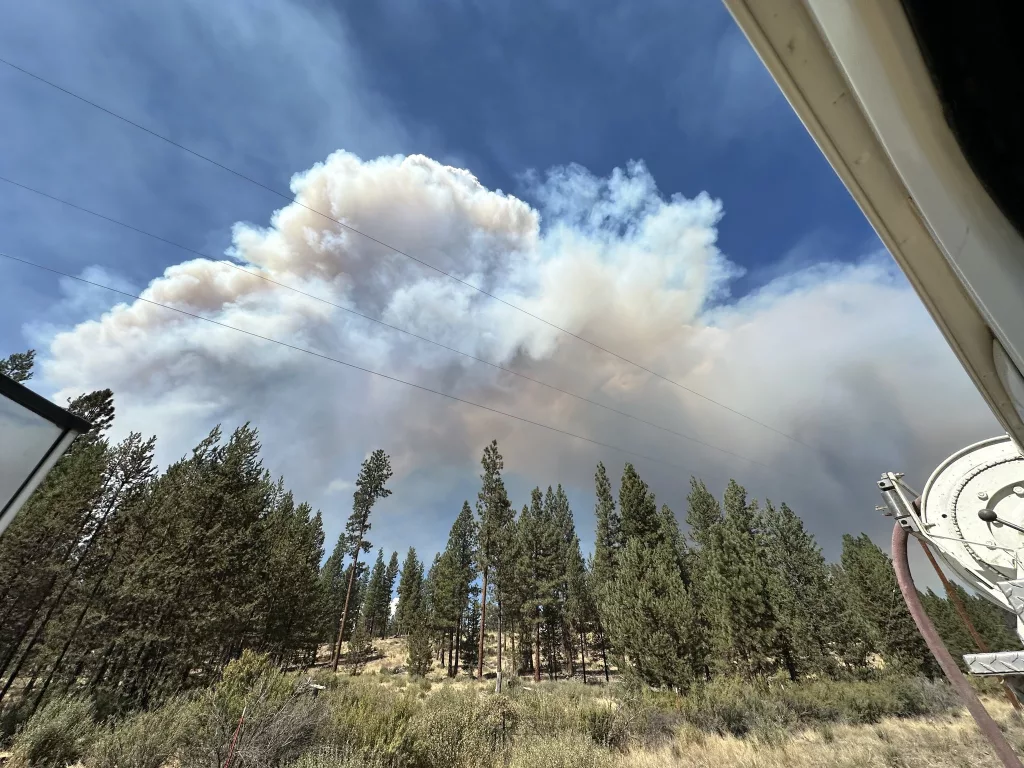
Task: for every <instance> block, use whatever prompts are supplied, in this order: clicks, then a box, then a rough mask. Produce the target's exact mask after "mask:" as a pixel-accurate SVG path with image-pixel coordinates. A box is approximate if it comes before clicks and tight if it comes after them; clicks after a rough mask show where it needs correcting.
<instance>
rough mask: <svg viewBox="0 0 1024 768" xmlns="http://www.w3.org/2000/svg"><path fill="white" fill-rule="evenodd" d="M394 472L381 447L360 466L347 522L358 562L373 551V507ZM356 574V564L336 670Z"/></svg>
mask: <svg viewBox="0 0 1024 768" xmlns="http://www.w3.org/2000/svg"><path fill="white" fill-rule="evenodd" d="M392 474H393V473H392V470H391V459H390V458H388V455H387V454H386V453H384V451H382V450H381V449H379V448H378V449H377V450H375V451H374V452H373V453H371V454H370V456H369V458H367V459H366V460H365V461H364V462H363V465H362V466H361V467H360V468H359V476H358V477H357V478H356V490H355V493H354V494H352V497H353V500H352V514H351V515H350V516H349V518H348V522H347V523H346V524H345V536H346V541H347V543H348V545H349V551H348V554H349V557H351V558H352V562H353V563H355V564H356V565H358V563H359V553H360V552H369V551H370V542H368V541H366V533H367V531H369V530H370V511H371V510H372V509H373V505H374V504H376V503H377V501H378V500H380V499H386V498H387V497H388V496H390V495H391V490H390V489H389V488H387V487H386V486H387V482H388V480H390V479H391V475H392ZM355 574H356V568H353V569H351V575H350V576H349V582H348V590H347V592H346V595H345V606H344V608H342V611H341V625H340V626H339V627H338V641H337V643H335V646H334V663H333V666H334V669H335V671H337V669H338V656H339V654H340V653H341V641H342V635H343V634H344V633H345V624H346V621H347V618H348V610H349V602H350V600H351V595H352V584H353V579H354V578H355Z"/></svg>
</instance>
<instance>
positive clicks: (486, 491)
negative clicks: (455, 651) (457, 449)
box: [476, 440, 515, 687]
mask: <svg viewBox="0 0 1024 768" xmlns="http://www.w3.org/2000/svg"><path fill="white" fill-rule="evenodd" d="M480 463H481V466H482V467H483V474H481V476H480V480H481V488H480V492H479V494H478V495H477V502H476V509H477V515H478V516H479V520H480V522H479V527H478V533H477V558H478V560H479V563H480V571H481V579H482V582H483V584H482V588H481V594H480V605H481V608H480V647H479V659H478V660H477V667H478V670H477V674H478V676H479V677H481V678H482V677H483V674H484V639H485V633H486V625H487V591H488V578H489V577H490V578H491V579H492V580H493V582H494V583H493V584H492V586H494V589H495V597H496V602H497V604H498V674H499V677H498V685H499V687H500V685H501V677H500V675H501V661H502V658H501V655H502V643H501V634H502V632H501V608H502V589H501V587H502V583H503V582H504V581H506V580H507V578H506V574H510V573H511V572H513V570H514V566H515V558H514V552H513V551H512V550H513V546H512V545H513V544H514V542H513V541H512V536H511V530H512V524H513V522H514V520H515V512H514V511H513V509H512V504H511V503H510V502H509V500H508V493H507V492H506V491H505V483H504V481H503V480H502V479H501V471H502V469H503V468H504V461H503V459H502V458H501V454H500V453H498V442H497V440H492V441H491V444H490V445H488V446H487V447H486V448H484V454H483V458H482V459H481V462H480Z"/></svg>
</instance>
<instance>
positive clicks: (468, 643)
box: [459, 587, 480, 676]
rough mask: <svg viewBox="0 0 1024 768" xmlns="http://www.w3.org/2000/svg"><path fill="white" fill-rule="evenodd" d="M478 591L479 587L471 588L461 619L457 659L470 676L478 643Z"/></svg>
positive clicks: (477, 651)
mask: <svg viewBox="0 0 1024 768" xmlns="http://www.w3.org/2000/svg"><path fill="white" fill-rule="evenodd" d="M479 592H480V588H479V587H474V588H473V589H472V590H471V592H470V595H469V602H468V604H467V605H466V609H465V611H464V614H463V620H462V626H463V638H462V656H461V658H460V660H459V661H460V664H461V665H462V670H463V671H464V672H465V673H466V674H468V675H470V676H472V675H473V672H474V671H475V670H476V663H477V654H478V653H479V645H480V603H479V602H478V600H477V598H478V597H479Z"/></svg>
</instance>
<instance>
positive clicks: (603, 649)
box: [601, 632, 611, 683]
mask: <svg viewBox="0 0 1024 768" xmlns="http://www.w3.org/2000/svg"><path fill="white" fill-rule="evenodd" d="M601 661H602V662H603V663H604V681H605V682H606V683H607V682H608V681H609V680H610V679H611V678H610V677H609V676H608V648H607V647H606V646H605V642H604V632H602V633H601Z"/></svg>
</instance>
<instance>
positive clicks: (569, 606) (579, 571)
mask: <svg viewBox="0 0 1024 768" xmlns="http://www.w3.org/2000/svg"><path fill="white" fill-rule="evenodd" d="M565 584H566V594H565V606H564V612H565V618H566V624H567V627H568V628H569V631H570V632H572V633H573V636H574V637H578V638H579V641H580V661H581V664H582V667H583V682H584V683H586V682H587V636H588V635H589V634H590V632H591V629H592V625H593V622H594V619H595V616H596V614H597V608H596V606H595V604H594V599H593V595H592V594H591V592H590V578H589V575H588V574H587V568H586V563H585V562H584V560H583V553H582V551H581V550H580V540H579V539H578V538H577V537H576V536H573V539H572V542H571V543H570V544H569V548H568V555H567V558H566V561H565Z"/></svg>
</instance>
